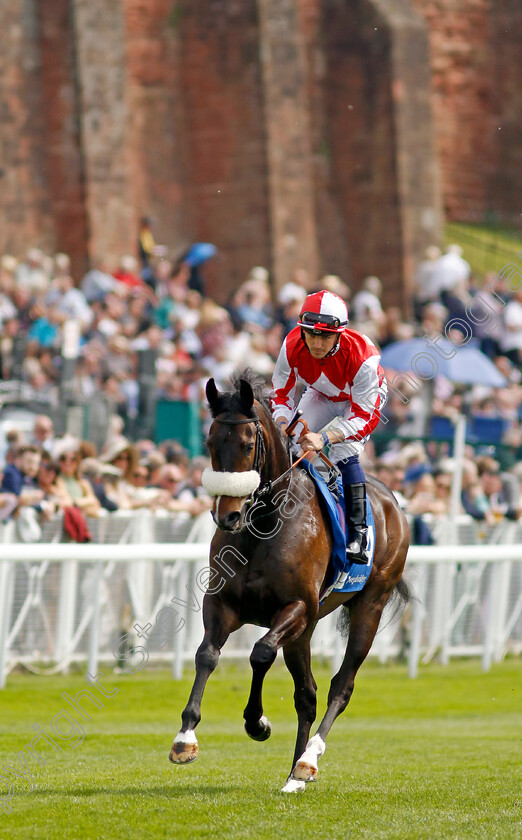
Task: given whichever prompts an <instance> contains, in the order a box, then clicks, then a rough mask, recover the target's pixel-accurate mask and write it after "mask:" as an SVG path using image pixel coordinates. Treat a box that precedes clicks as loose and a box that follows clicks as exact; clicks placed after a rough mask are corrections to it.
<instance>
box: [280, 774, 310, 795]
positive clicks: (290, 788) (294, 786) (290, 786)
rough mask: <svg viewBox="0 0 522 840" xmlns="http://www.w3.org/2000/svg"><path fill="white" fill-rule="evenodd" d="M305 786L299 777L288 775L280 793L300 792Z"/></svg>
mask: <svg viewBox="0 0 522 840" xmlns="http://www.w3.org/2000/svg"><path fill="white" fill-rule="evenodd" d="M305 787H306V785H305V783H304V782H301V781H300V780H299V779H294V777H293V776H289V777H288V779H287V780H286V785H284V786H283V787H282V788H281V793H302V792H303V790H304V789H305Z"/></svg>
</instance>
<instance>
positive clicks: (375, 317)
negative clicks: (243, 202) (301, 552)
mask: <svg viewBox="0 0 522 840" xmlns="http://www.w3.org/2000/svg"><path fill="white" fill-rule="evenodd" d="M139 253H140V262H138V260H136V259H135V258H134V257H132V256H123V257H122V258H121V260H120V264H119V266H117V268H116V269H115V270H114V271H113V272H111V273H109V272H107V271H105V270H102V268H101V267H95V268H93V269H92V270H90V271H89V272H88V273H87V274H86V275H85V276H84V277H82V278H74V280H73V278H72V277H71V273H70V260H69V257H68V256H67V255H66V254H56V255H55V256H54V257H49V256H47V255H45V254H44V253H43V252H42V251H40V250H39V249H37V248H31V249H30V250H29V251H28V252H27V255H26V258H25V260H23V261H21V262H18V261H17V260H16V259H15V258H13V257H11V256H4V257H3V258H2V261H1V267H0V375H1V378H2V379H4V380H6V379H9V378H12V377H13V376H14V375H15V372H16V373H17V374H18V375H20V376H21V378H22V379H23V381H24V382H26V383H28V384H29V385H30V386H32V387H33V388H34V389H35V390H36V391H37V392H38V393H39V394H47V395H48V397H49V401H50V404H51V405H54V406H56V405H57V404H58V399H59V386H60V376H61V365H62V346H63V342H64V336H65V332H66V325H67V324H68V323H69V322H71V321H74V322H75V323H76V325H77V328H78V331H79V336H80V343H79V356H78V360H77V363H76V369H75V373H74V376H73V381H72V385H71V390H72V393H73V394H74V396H75V397H76V398H77V399H79V400H89V398H90V397H91V396H92V395H93V394H95V393H102V394H104V395H105V396H106V397H107V398H108V400H109V401H110V404H111V405H112V406H113V408H114V412H115V414H116V415H117V416H118V417H119V418H121V424H120V428H119V430H118V434H112V435H111V436H110V437H109V439H108V441H107V443H106V445H105V447H104V448H103V449H102V450H101V451H100V452H98V451H96V450H95V449H94V450H93V447H92V445H91V446H89V445H88V443H87V442H81V441H72V442H71V441H69V442H68V443H67V441H64V439H59V440H54V438H53V429H52V422H51V419H50V417H48V416H46V415H42V416H40V417H38V418H37V420H36V421H35V427H34V430H33V435H32V437H31V439H30V440H22V439H16V435H13V438H14V439H13V440H8V441H7V447H6V451H5V452H4V453H3V456H4V463H5V466H4V475H3V482H2V488H1V489H2V493H1V498H0V518H1V519H5V518H7V517H10V516H13V515H18V513H19V511H20V510H22V509H23V508H24V507H31V508H34V509H36V510H37V513H38V516H40V517H45V516H49V515H51V513H52V512H53V511H55V510H57V509H62V510H64V509H68V510H69V509H73V510H77V511H80V512H83V513H85V514H87V515H89V516H91V515H96V513H97V511H98V510H99V509H101V508H105V509H106V510H108V511H111V510H112V511H114V510H117V509H127V510H129V509H135V508H140V507H148V508H150V509H153V510H160V509H161V510H166V511H171V512H178V511H185V512H189V513H191V514H196V513H198V512H201V511H202V510H206V509H208V507H209V505H210V503H209V500H208V498H206V497H205V496H204V494H203V492H202V488H201V486H200V484H199V478H198V476H200V473H201V469H202V462H201V461H200V460H198V459H196V460H194V461H192V462H191V461H190V459H189V458H188V456H187V454H186V452H184V451H183V450H182V448H181V447H180V445H179V444H177V443H176V441H174V440H173V441H171V442H169V443H168V444H160V445H158V446H156V445H155V443H154V442H153V441H151V440H142V441H131V440H129V439H128V438H127V437H126V436H125V435H126V434H127V428H128V423H129V420H131V419H132V418H134V417H136V414H137V411H138V388H139V386H138V355H139V351H141V350H153V351H154V352H155V355H156V363H155V370H156V396H157V397H158V398H162V399H167V400H189V401H194V402H197V403H200V404H201V405H202V406H203V405H204V403H205V397H204V385H205V383H206V380H207V379H208V377H209V376H212V377H214V379H215V380H216V384H217V386H218V388H221V387H224V386H225V385H226V382H227V380H228V378H229V376H230V374H231V373H232V372H233V371H234V370H235V369H237V368H238V367H245V366H249V367H251V368H252V369H253V370H254V371H256V372H257V373H258V374H260V375H261V376H263V377H264V378H265V380H266V382H267V384H268V383H269V382H270V378H271V373H272V370H273V366H274V363H275V360H276V358H277V354H278V352H279V349H280V347H281V343H282V341H283V338H284V336H285V335H286V334H287V333H288V332H289V331H290V330H291V329H292V328H293V327H294V326H295V323H296V320H297V316H298V313H299V310H300V307H301V304H302V302H303V300H304V298H305V296H306V295H307V294H308V293H309V292H311V291H314V290H316V289H319V288H326V289H329V290H330V291H332V292H335V293H336V294H339V295H340V296H341V297H343V298H344V299H345V300H346V301H347V303H348V306H349V311H350V322H351V323H350V326H353V328H355V329H358V330H360V331H361V332H363V333H365V334H366V335H368V336H369V337H370V338H371V339H372V340H374V341H375V342H377V343H378V344H379V345H380V346H381V347H383V348H384V347H386V346H387V345H389V344H391V343H393V342H396V341H401V340H405V339H410V338H414V337H423V336H428V337H434V336H439V335H446V336H447V337H448V338H449V339H450V340H452V341H453V342H454V343H455V344H459V343H463V342H467V341H468V340H469V339H470V338H471V340H472V341H473V342H474V343H475V344H476V345H477V346H478V347H479V348H480V349H481V350H482V352H483V353H485V354H486V355H487V356H488V357H489V358H490V359H491V360H492V362H493V364H495V365H496V367H497V368H498V369H499V371H500V372H501V373H502V375H503V376H504V377H505V385H504V387H502V388H497V389H492V388H489V387H485V386H482V385H480V386H473V387H470V386H462V385H458V384H456V383H453V382H451V381H449V380H447V379H445V378H444V377H442V376H437V377H436V379H435V381H434V383H433V395H432V397H431V402H430V405H429V407H428V410H429V412H430V413H431V414H432V415H434V416H437V417H442V418H446V419H448V420H452V419H454V418H455V417H456V416H457V415H458V414H460V413H464V414H466V415H467V416H468V417H470V418H497V419H498V421H499V423H500V424H501V435H500V436H499V442H501V443H502V444H505V448H503V449H502V453H501V455H499V453H498V452H497V451H496V450H494V449H492V447H491V445H488V444H487V442H485V443H484V444H483V445H482V446H481V445H479V446H478V448H477V447H476V448H475V449H472V448H471V447H470V446H468V447H467V451H466V462H465V465H464V488H463V494H462V505H461V509H462V511H465V512H467V513H468V514H469V515H470V516H472V517H473V518H474V519H476V520H483V521H485V522H486V523H488V524H490V523H492V522H494V521H496V520H497V518H498V517H499V516H503V517H505V516H507V517H508V518H512V519H514V518H517V517H519V516H520V514H521V501H520V480H521V479H522V474H521V471H520V464H519V463H518V461H517V451H518V452H519V451H520V448H521V447H522V408H521V406H522V375H521V370H522V289H521V288H520V287H516V285H514V284H513V283H510V281H509V276H507V277H504V279H503V278H502V277H501V276H495V277H492V276H486V277H483V278H478V277H474V276H472V273H471V270H470V267H469V265H468V263H467V262H466V261H465V260H464V259H463V257H462V252H461V250H460V248H459V247H458V246H450V247H449V248H448V249H447V252H446V253H444V254H443V253H441V252H440V250H439V249H438V248H436V247H435V246H432V247H431V248H429V249H428V250H427V252H426V254H425V257H424V259H423V260H422V261H421V262H420V263H419V265H418V267H417V271H416V277H415V292H414V297H413V300H412V301H411V307H409V309H411V311H412V313H413V314H411V313H410V312H409V311H408V312H406V311H401V309H400V308H398V307H386V306H385V305H384V304H383V302H382V290H383V289H382V282H381V280H380V279H379V278H377V277H374V276H371V277H367V278H365V279H364V280H363V281H362V283H361V288H360V290H359V291H357V292H356V293H355V294H354V295H353V296H352V294H351V290H350V288H349V287H348V286H347V284H346V283H344V282H343V281H342V279H341V278H339V277H337V276H334V275H327V276H324V277H321V278H312V277H310V276H309V275H308V273H307V272H306V271H305V270H304V269H300V270H298V271H296V272H295V273H294V275H293V277H292V278H291V280H290V282H288V283H286V284H285V285H284V286H282V287H281V288H280V289H279V290H278V291H277V293H276V294H275V296H274V293H273V291H272V285H271V282H270V276H269V272H268V270H267V269H266V268H264V267H262V266H256V267H253V268H252V269H251V271H250V272H249V274H248V276H247V277H246V278H245V281H244V282H243V283H242V284H241V285H240V286H239V288H238V289H237V290H236V291H235V292H234V294H233V295H232V296H231V298H230V299H229V300H228V301H227V303H226V305H219V304H218V303H217V302H216V301H215V300H213V299H212V298H211V297H209V296H207V295H206V294H205V284H204V280H203V277H202V275H201V273H199V272H197V271H195V270H194V267H193V266H191V264H190V262H189V261H187V260H186V259H180V260H178V261H177V262H173V261H170V260H169V259H168V258H167V256H166V254H165V251H164V249H161V248H158V247H156V246H155V244H154V240H153V238H152V235H151V231H150V224H149V222H148V220H144V226H143V227H142V230H141V232H140V249H139ZM500 274H502V272H500ZM20 339H23V340H24V341H25V345H24V354H23V362H22V364H21V369H20V370H19V371H15V362H16V358H15V356H16V353H15V350H16V342H17V340H20ZM394 373H395V372H394V371H392V370H389V371H388V370H386V375H387V377H388V379H389V380H391V379H393V376H394ZM412 383H413V384H414V385H415V387H410V389H409V391H408V385H407V383H406V384H405V385H403V387H401V393H394V392H391V393H390V396H389V399H388V403H387V405H386V407H385V410H384V411H385V417H384V421H385V422H383V423H381V425H380V426H379V428H378V429H377V433H376V434H375V435H374V439H373V438H372V440H371V441H370V443H369V444H368V445H367V447H366V450H365V455H364V462H365V463H364V466H365V469H366V470H368V471H369V472H373V473H374V474H376V475H377V476H378V477H380V478H382V480H383V481H384V482H385V483H386V484H387V485H388V486H390V487H391V488H392V490H393V491H394V492H395V493H396V495H397V497H398V498H399V500H400V501H401V504H403V506H404V507H405V509H406V510H407V511H408V512H409V513H411V515H412V516H413V517H415V518H416V522H417V523H418V529H419V531H420V533H419V534H418V535H417V537H418V540H419V541H429V539H430V535H429V534H426V533H423V527H422V523H425V522H426V521H428V519H429V517H430V516H431V517H437V516H443V515H445V514H448V513H449V512H450V511H449V498H450V495H449V488H450V485H451V476H452V472H453V469H454V464H453V461H452V458H451V446H450V445H449V444H447V445H446V446H445V447H444V446H442V447H441V446H435V445H432V444H430V443H429V442H426V441H425V442H424V443H423V444H415V443H413V444H412V443H411V442H410V439H411V438H412V437H413V438H415V437H419V436H422V434H423V432H425V431H426V425H425V422H424V421H425V414H426V400H425V388H426V385H425V383H423V381H422V380H421V379H419V378H418V377H415V376H413V375H411V377H410V386H411V384H412ZM421 421H422V422H421ZM203 425H204V424H203ZM381 433H382V434H381ZM479 443H480V442H479ZM67 446H68V447H69V448H66V447H67ZM499 451H500V450H499ZM492 456H495V457H492ZM416 527H417V526H416Z"/></svg>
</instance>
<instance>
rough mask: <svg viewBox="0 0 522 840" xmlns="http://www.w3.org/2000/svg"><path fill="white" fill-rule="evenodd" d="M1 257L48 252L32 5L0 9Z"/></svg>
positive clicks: (16, 2)
mask: <svg viewBox="0 0 522 840" xmlns="http://www.w3.org/2000/svg"><path fill="white" fill-rule="evenodd" d="M0 47H1V48H0V125H1V130H0V175H1V177H0V212H1V217H0V222H1V224H0V252H2V253H14V254H24V253H25V251H26V249H27V248H28V247H29V246H31V245H36V244H41V245H45V246H47V247H49V248H52V247H53V245H54V241H55V230H54V219H53V216H52V214H51V212H50V209H51V208H50V204H49V200H48V184H47V177H46V167H45V155H44V150H45V143H46V130H45V123H44V121H43V113H42V107H41V99H42V87H41V58H40V50H39V43H38V20H37V14H36V6H35V3H32V4H31V3H27V2H24V0H10V2H9V3H0Z"/></svg>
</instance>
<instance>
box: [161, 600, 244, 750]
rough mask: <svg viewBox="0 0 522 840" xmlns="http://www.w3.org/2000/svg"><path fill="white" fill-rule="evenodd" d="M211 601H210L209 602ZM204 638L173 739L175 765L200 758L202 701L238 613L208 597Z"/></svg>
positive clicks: (204, 605)
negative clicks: (187, 696) (199, 729)
mask: <svg viewBox="0 0 522 840" xmlns="http://www.w3.org/2000/svg"><path fill="white" fill-rule="evenodd" d="M209 598H211V599H212V600H211V601H209V600H208V599H209ZM203 620H204V624H205V635H204V637H203V641H202V642H201V644H200V646H199V648H198V649H197V652H196V677H195V679H194V684H193V686H192V691H191V692H190V697H189V699H188V703H187V705H186V706H185V708H184V710H183V712H182V715H181V724H182V725H181V729H180V731H179V732H178V734H177V735H176V737H175V738H174V743H173V744H172V748H171V750H170V755H169V759H170V761H172V762H173V763H174V764H190V763H191V762H192V761H195V760H196V758H197V757H198V752H199V747H198V742H197V738H196V735H195V732H194V730H195V728H196V726H197V725H198V723H199V722H200V720H201V700H202V698H203V692H204V691H205V686H206V684H207V680H208V678H209V677H210V675H211V674H212V672H213V671H214V669H215V667H216V665H217V663H218V659H219V654H220V651H221V648H222V647H223V645H224V644H225V642H226V640H227V639H228V637H229V635H230V633H231V632H232V630H234V629H235V628H236V627H237V626H238V625H237V617H236V615H235V613H232V612H231V611H230V610H228V609H227V608H225V607H224V605H223V604H221V602H220V601H218V600H217V599H216V597H215V596H208V595H205V599H204V602H203Z"/></svg>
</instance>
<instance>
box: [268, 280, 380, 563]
mask: <svg viewBox="0 0 522 840" xmlns="http://www.w3.org/2000/svg"><path fill="white" fill-rule="evenodd" d="M347 325H348V309H347V307H346V304H345V302H344V301H343V300H342V299H341V298H340V297H338V296H337V295H334V294H332V293H331V292H328V291H321V292H315V293H314V294H312V295H308V297H307V298H306V300H305V301H304V303H303V305H302V308H301V312H300V315H299V321H298V322H297V326H296V327H294V329H293V330H292V331H291V332H290V333H289V334H288V335H287V337H286V339H285V341H284V343H283V346H282V347H281V351H280V353H279V357H278V359H277V362H276V366H275V369H274V375H273V380H272V385H273V390H272V391H271V394H270V401H271V406H272V413H273V417H274V420H275V422H276V423H277V424H278V425H279V426H280V427H281V431H284V430H285V429H286V427H287V425H288V423H289V421H290V418H291V417H292V414H293V413H294V410H295V392H296V387H297V384H298V382H299V381H302V382H304V383H306V385H307V386H308V387H307V389H306V391H305V392H304V394H303V396H302V397H301V400H300V402H299V408H300V409H301V410H302V412H303V419H306V422H307V424H308V427H309V432H308V434H306V435H303V434H301V437H300V438H299V443H300V445H301V446H302V449H303V452H309V451H315V452H319V451H320V450H321V449H323V448H324V447H325V446H330V447H331V449H330V459H331V460H332V461H333V462H334V463H335V464H336V465H337V467H338V468H339V470H340V472H341V475H342V480H343V489H344V498H345V503H346V517H347V521H348V524H349V529H350V537H349V542H348V544H347V546H346V555H347V557H348V559H349V560H350V561H351V562H354V563H362V564H366V562H367V558H366V557H365V550H366V547H367V527H366V478H365V475H364V472H363V469H362V467H361V465H360V463H359V456H360V455H361V453H362V451H363V449H364V445H365V443H366V442H367V440H368V438H369V436H370V433H371V432H373V430H374V429H375V427H376V426H377V424H378V422H379V419H380V412H381V409H382V407H383V406H384V404H385V402H386V393H387V386H386V379H385V376H384V372H383V370H382V368H381V366H380V358H381V357H380V354H379V350H378V349H377V347H376V346H375V345H374V344H373V343H372V342H371V341H370V339H369V338H368V337H367V336H365V335H362V333H359V332H356V330H350V329H348V327H347Z"/></svg>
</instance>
